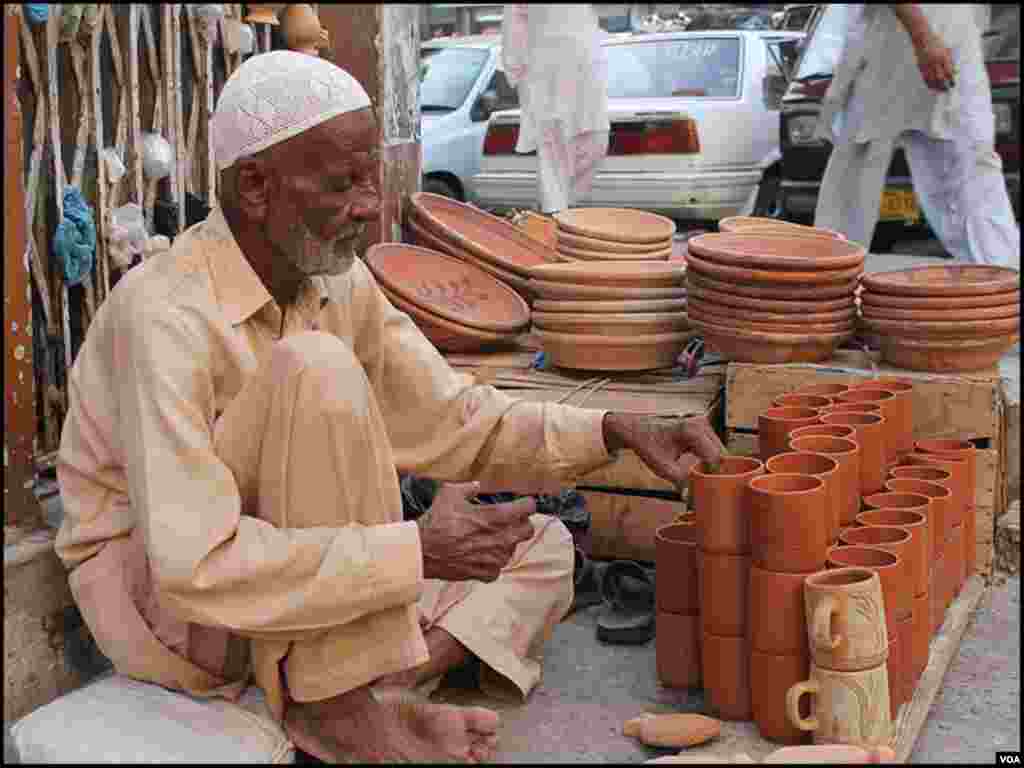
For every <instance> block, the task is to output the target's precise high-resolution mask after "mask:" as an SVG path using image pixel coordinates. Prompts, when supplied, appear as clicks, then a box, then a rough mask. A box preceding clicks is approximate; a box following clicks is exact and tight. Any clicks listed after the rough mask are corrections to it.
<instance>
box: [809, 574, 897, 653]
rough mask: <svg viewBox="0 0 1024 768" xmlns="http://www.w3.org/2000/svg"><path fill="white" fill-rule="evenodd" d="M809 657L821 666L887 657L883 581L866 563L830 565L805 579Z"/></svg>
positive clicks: (887, 643)
mask: <svg viewBox="0 0 1024 768" xmlns="http://www.w3.org/2000/svg"><path fill="white" fill-rule="evenodd" d="M804 613H805V615H806V617H807V641H808V644H809V646H810V650H811V659H812V660H813V661H814V663H815V664H816V665H817V666H819V667H822V668H826V669H835V670H840V671H847V672H849V671H856V670H860V669H870V668H871V667H877V666H878V665H879V664H883V663H884V662H885V660H886V658H887V657H888V649H889V638H888V634H887V631H886V623H885V610H884V608H883V603H882V582H881V581H880V580H879V578H878V574H877V573H875V572H874V571H872V570H871V569H869V568H858V567H856V566H853V567H848V568H830V569H828V570H824V571H818V572H817V573H812V574H811V575H810V576H808V577H807V578H806V579H805V580H804Z"/></svg>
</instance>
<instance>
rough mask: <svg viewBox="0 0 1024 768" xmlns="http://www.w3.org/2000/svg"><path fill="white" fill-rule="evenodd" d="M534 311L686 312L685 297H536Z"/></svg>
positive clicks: (600, 312) (601, 312)
mask: <svg viewBox="0 0 1024 768" xmlns="http://www.w3.org/2000/svg"><path fill="white" fill-rule="evenodd" d="M533 311H534V312H574V313H585V314H586V313H593V314H603V313H611V314H619V313H623V312H686V299H650V300H648V301H612V300H609V301H599V300H594V301H584V300H581V301H559V300H557V299H537V300H536V301H535V302H533Z"/></svg>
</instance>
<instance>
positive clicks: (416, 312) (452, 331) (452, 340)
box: [380, 286, 518, 352]
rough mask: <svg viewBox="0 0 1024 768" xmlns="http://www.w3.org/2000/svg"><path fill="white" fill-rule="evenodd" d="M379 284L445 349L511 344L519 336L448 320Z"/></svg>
mask: <svg viewBox="0 0 1024 768" xmlns="http://www.w3.org/2000/svg"><path fill="white" fill-rule="evenodd" d="M380 288H381V293H383V294H384V295H385V296H386V297H387V298H388V301H390V302H391V303H392V304H394V305H395V307H396V308H398V309H400V310H401V311H403V312H405V313H406V314H407V315H409V317H411V318H412V320H413V322H414V323H416V326H417V327H418V328H419V329H420V330H421V331H422V332H423V335H424V336H426V337H427V338H428V339H430V342H431V343H432V344H433V345H434V346H435V347H437V348H438V349H440V350H441V351H442V352H477V351H480V350H482V349H487V348H488V347H492V346H496V345H504V344H511V343H512V342H514V341H515V340H516V339H517V338H518V334H515V333H491V332H489V331H481V330H480V329H478V328H470V327H468V326H465V325H460V324H458V323H452V322H449V321H448V320H445V319H444V318H443V317H441V316H439V315H435V314H434V313H433V312H427V311H426V310H424V309H423V308H421V307H418V306H416V305H415V304H412V303H410V302H407V301H405V300H404V299H403V298H402V297H401V296H398V295H396V294H394V293H391V292H390V291H389V290H387V288H385V287H384V286H381V287H380Z"/></svg>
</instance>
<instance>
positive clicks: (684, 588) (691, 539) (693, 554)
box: [654, 523, 700, 616]
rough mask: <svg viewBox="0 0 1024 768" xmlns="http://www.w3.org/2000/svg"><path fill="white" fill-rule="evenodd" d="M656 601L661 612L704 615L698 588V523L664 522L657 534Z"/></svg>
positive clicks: (655, 536) (655, 538)
mask: <svg viewBox="0 0 1024 768" xmlns="http://www.w3.org/2000/svg"><path fill="white" fill-rule="evenodd" d="M654 569H655V572H656V573H657V574H658V578H657V579H655V581H654V601H655V604H656V606H657V608H658V611H662V612H667V613H676V614H679V615H681V616H699V615H700V596H699V594H698V590H697V526H696V525H693V524H687V523H670V524H669V525H663V526H662V527H661V528H659V529H658V530H657V531H655V533H654Z"/></svg>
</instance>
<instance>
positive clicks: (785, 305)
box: [687, 274, 855, 315]
mask: <svg viewBox="0 0 1024 768" xmlns="http://www.w3.org/2000/svg"><path fill="white" fill-rule="evenodd" d="M692 278H693V275H692V274H691V275H688V276H687V283H688V285H687V297H689V296H692V297H693V298H695V299H703V300H704V301H708V302H711V303H713V304H719V305H722V306H728V307H735V308H736V309H737V310H739V311H742V312H748V311H750V310H756V311H757V312H771V313H775V314H781V315H791V314H795V313H798V312H809V313H812V314H816V313H821V312H838V311H841V310H853V309H855V306H854V301H853V296H843V297H842V298H839V299H822V300H820V301H814V300H810V299H809V300H807V301H796V300H790V301H786V300H785V299H758V298H754V297H751V296H740V295H738V294H735V293H725V292H723V291H715V290H712V289H710V288H703V287H701V286H699V285H696V283H695V281H694V280H693V279H692Z"/></svg>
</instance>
